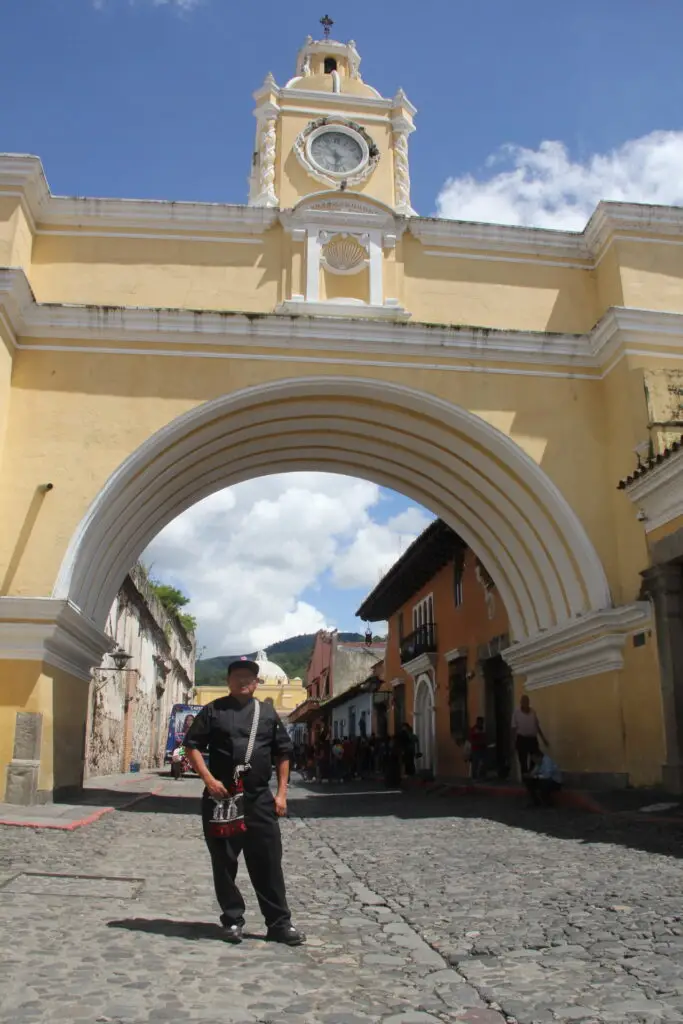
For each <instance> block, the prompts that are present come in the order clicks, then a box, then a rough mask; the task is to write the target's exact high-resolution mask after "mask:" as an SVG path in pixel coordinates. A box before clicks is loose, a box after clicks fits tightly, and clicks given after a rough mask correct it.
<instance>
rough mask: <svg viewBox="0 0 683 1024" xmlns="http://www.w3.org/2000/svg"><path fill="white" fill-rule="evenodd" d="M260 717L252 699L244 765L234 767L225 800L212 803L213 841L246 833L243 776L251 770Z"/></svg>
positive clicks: (210, 827) (210, 824) (211, 833)
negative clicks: (251, 712) (251, 717)
mask: <svg viewBox="0 0 683 1024" xmlns="http://www.w3.org/2000/svg"><path fill="white" fill-rule="evenodd" d="M260 716H261V704H260V702H259V701H258V700H256V699H254V717H253V719H252V722H251V732H250V733H249V742H248V744H247V751H246V753H245V755H244V764H238V765H236V766H235V771H234V772H233V779H232V785H231V786H229V787H228V797H227V799H226V800H216V801H214V803H215V806H214V809H213V815H212V816H211V821H210V822H209V835H210V836H213V838H214V839H229V838H230V837H231V836H235V835H239V833H241V832H246V831H247V826H246V823H245V820H244V778H243V776H244V775H246V773H247V772H248V771H249V769H250V768H251V758H252V755H253V753H254V744H255V743H256V733H257V731H258V724H259V718H260Z"/></svg>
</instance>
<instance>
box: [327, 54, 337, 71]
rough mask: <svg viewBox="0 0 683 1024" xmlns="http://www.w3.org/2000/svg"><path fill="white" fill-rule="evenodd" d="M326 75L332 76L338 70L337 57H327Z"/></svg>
mask: <svg viewBox="0 0 683 1024" xmlns="http://www.w3.org/2000/svg"><path fill="white" fill-rule="evenodd" d="M324 67H325V74H326V75H331V74H332V72H333V71H336V70H337V58H336V57H325V65H324Z"/></svg>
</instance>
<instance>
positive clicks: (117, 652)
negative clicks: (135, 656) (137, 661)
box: [109, 644, 132, 672]
mask: <svg viewBox="0 0 683 1024" xmlns="http://www.w3.org/2000/svg"><path fill="white" fill-rule="evenodd" d="M109 657H110V658H111V660H112V661H113V662H114V665H115V666H116V668H117V669H118V671H119V672H122V671H123V669H124V668H125V667H126V665H127V664H128V662H129V661H130V659H131V657H132V655H131V654H128V653H127V651H124V649H123V647H121V645H120V644H117V645H116V647H115V648H114V650H113V651H112V652H111V654H110V655H109Z"/></svg>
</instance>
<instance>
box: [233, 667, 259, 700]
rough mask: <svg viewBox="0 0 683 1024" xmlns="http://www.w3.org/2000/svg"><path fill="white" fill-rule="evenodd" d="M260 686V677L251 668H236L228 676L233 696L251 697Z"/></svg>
mask: <svg viewBox="0 0 683 1024" xmlns="http://www.w3.org/2000/svg"><path fill="white" fill-rule="evenodd" d="M257 686H258V677H257V676H255V675H254V673H253V672H252V671H251V669H248V668H234V669H233V670H232V672H231V673H230V675H229V676H228V689H229V690H230V694H231V696H232V697H251V696H252V694H253V693H254V691H255V689H256V687H257Z"/></svg>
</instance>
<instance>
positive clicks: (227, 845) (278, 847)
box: [185, 658, 305, 946]
mask: <svg viewBox="0 0 683 1024" xmlns="http://www.w3.org/2000/svg"><path fill="white" fill-rule="evenodd" d="M258 673H259V667H258V665H257V664H256V662H254V661H249V660H248V659H247V658H242V659H240V660H239V661H233V662H231V664H230V665H229V666H228V688H229V690H230V694H229V696H227V697H219V698H218V700H214V701H212V702H211V704H207V705H206V707H204V708H203V709H202V710H201V711H200V712H199V714H198V715H197V717H196V718H195V720H194V722H193V724H192V727H191V728H190V731H189V732H188V734H187V736H186V737H185V747H186V750H187V758H188V761H189V762H190V764H191V765H192V767H193V768H194V770H195V771H196V772H197V774H198V775H199V776H200V778H201V779H202V781H203V782H204V785H205V787H206V788H205V790H204V794H203V797H202V823H203V828H204V838H205V840H206V845H207V847H208V850H209V854H210V856H211V864H212V867H213V879H214V885H215V889H216V898H217V900H218V902H219V904H220V907H221V911H222V914H221V923H222V925H223V928H224V929H225V938H226V940H227V941H228V942H233V943H238V942H241V941H242V933H243V929H244V910H245V906H244V900H243V898H242V894H241V893H240V891H239V889H238V888H237V885H236V884H235V878H236V876H237V864H238V858H239V855H240V853H241V852H242V851H244V859H245V862H246V865H247V871H248V872H249V878H250V879H251V883H252V885H253V887H254V891H255V892H256V896H257V899H258V902H259V906H260V908H261V913H262V914H263V917H264V918H265V922H266V926H267V929H268V933H267V938H268V939H269V940H270V941H272V942H283V943H285V944H286V945H288V946H300V945H301V944H302V943H303V942H304V941H305V936H304V935H303V934H302V933H301V932H300V931H298V930H297V929H296V928H295V927H294V926H293V925H292V921H291V915H290V912H289V908H288V906H287V897H286V894H285V881H284V876H283V872H282V840H281V837H280V826H279V823H278V820H277V819H278V817H284V815H285V814H286V813H287V780H288V776H289V761H290V757H291V752H292V744H291V740H290V738H289V736H288V735H287V732H286V730H285V728H284V726H283V725H282V723H281V722H280V719H279V717H278V715H277V712H276V711H275V709H274V707H273V706H272V705H268V704H261V705H260V706H259V707H258V708H256V704H257V701H256V700H255V698H254V692H255V690H256V687H257V686H258ZM257 713H258V717H257V718H256V719H255V715H256V714H257ZM254 725H255V728H254ZM250 747H251V748H252V749H251V756H250V757H248V756H247V755H248V754H249V753H250V751H249V748H250ZM207 749H208V752H209V766H208V768H207V766H206V764H205V763H204V758H203V757H202V754H201V751H203V750H207ZM273 761H274V762H275V766H276V771H277V791H276V793H275V797H274V798H273V794H272V792H271V790H270V785H269V783H270V777H271V773H272V764H273ZM240 766H246V770H245V771H244V773H243V775H242V776H241V779H242V784H243V787H244V797H243V810H244V819H243V821H242V822H241V823H240V825H241V828H242V831H236V832H234V834H230V835H228V836H227V838H224V837H220V836H217V835H216V834H215V833H216V829H215V828H214V826H213V824H212V818H213V817H214V809H215V807H216V804H217V803H220V802H221V801H227V800H228V799H229V797H230V796H231V794H233V793H234V791H235V784H236V776H235V770H236V769H238V768H240Z"/></svg>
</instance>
